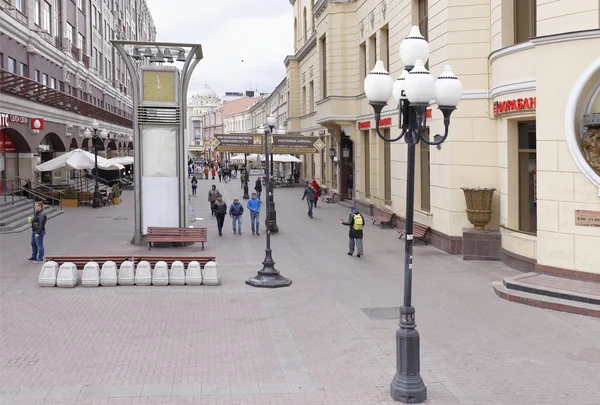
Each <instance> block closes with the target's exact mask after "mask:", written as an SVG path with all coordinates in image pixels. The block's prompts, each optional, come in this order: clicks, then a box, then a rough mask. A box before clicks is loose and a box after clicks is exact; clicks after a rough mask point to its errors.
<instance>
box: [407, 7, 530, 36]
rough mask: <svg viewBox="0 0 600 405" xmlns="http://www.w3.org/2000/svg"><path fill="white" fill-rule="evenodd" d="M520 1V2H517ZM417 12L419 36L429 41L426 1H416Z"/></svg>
mask: <svg viewBox="0 0 600 405" xmlns="http://www.w3.org/2000/svg"><path fill="white" fill-rule="evenodd" d="M519 1H520V0H519ZM417 3H418V4H417V8H418V10H417V12H418V21H417V23H418V26H419V31H421V35H423V36H424V37H425V39H426V40H429V18H428V14H429V1H428V0H417Z"/></svg>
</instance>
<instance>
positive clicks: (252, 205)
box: [246, 193, 260, 236]
mask: <svg viewBox="0 0 600 405" xmlns="http://www.w3.org/2000/svg"><path fill="white" fill-rule="evenodd" d="M246 208H248V211H250V223H251V224H252V235H256V236H260V233H258V224H259V220H258V219H259V216H260V200H259V199H258V198H256V193H252V198H251V199H249V200H248V205H247V206H246Z"/></svg>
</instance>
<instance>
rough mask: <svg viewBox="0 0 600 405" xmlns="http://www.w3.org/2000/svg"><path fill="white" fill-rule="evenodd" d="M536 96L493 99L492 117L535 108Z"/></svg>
mask: <svg viewBox="0 0 600 405" xmlns="http://www.w3.org/2000/svg"><path fill="white" fill-rule="evenodd" d="M536 104H537V98H536V97H526V98H516V99H514V100H506V101H494V117H497V116H499V115H501V114H506V113H509V112H514V111H527V110H535V109H536Z"/></svg>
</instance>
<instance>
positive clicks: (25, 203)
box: [0, 197, 33, 216]
mask: <svg viewBox="0 0 600 405" xmlns="http://www.w3.org/2000/svg"><path fill="white" fill-rule="evenodd" d="M19 207H30V208H31V207H33V200H25V199H21V198H15V200H14V204H13V202H12V200H11V199H10V198H9V197H7V201H6V202H4V197H0V216H2V214H5V213H7V212H11V211H12V210H14V209H17V208H19ZM31 210H32V211H33V208H31Z"/></svg>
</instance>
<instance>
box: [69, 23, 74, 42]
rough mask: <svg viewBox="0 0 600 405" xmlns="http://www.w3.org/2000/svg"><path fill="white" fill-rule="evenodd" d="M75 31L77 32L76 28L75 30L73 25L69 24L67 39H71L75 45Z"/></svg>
mask: <svg viewBox="0 0 600 405" xmlns="http://www.w3.org/2000/svg"><path fill="white" fill-rule="evenodd" d="M73 31H75V28H73V26H72V25H71V24H69V23H67V38H68V39H69V42H70V43H73Z"/></svg>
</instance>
